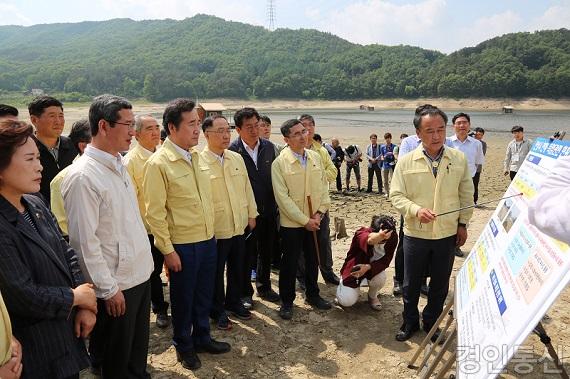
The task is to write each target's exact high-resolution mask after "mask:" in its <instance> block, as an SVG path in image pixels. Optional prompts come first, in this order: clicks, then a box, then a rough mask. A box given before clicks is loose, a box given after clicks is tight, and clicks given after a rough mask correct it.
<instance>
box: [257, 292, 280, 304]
mask: <svg viewBox="0 0 570 379" xmlns="http://www.w3.org/2000/svg"><path fill="white" fill-rule="evenodd" d="M257 294H258V295H259V297H260V298H262V299H263V300H267V301H270V302H272V303H276V302H278V301H279V294H278V293H277V292H275V291H273V290H272V289H268V290H267V291H257Z"/></svg>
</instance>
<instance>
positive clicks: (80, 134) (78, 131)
mask: <svg viewBox="0 0 570 379" xmlns="http://www.w3.org/2000/svg"><path fill="white" fill-rule="evenodd" d="M68 137H69V139H70V140H71V143H73V146H75V149H76V150H77V151H79V143H80V142H86V143H90V142H91V126H90V125H89V120H88V119H86V118H82V119H81V120H78V121H75V122H74V123H73V126H72V127H71V132H69V136H68Z"/></svg>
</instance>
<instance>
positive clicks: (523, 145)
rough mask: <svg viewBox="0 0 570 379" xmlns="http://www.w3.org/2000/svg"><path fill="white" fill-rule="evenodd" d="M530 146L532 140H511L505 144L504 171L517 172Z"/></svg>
mask: <svg viewBox="0 0 570 379" xmlns="http://www.w3.org/2000/svg"><path fill="white" fill-rule="evenodd" d="M531 147H532V140H527V139H525V140H522V141H521V142H517V141H516V140H512V141H511V142H509V144H508V146H507V153H506V154H505V162H504V169H505V171H514V172H517V171H518V170H519V168H521V166H522V164H523V163H524V160H525V158H526V156H527V154H528V153H529V151H530V148H531Z"/></svg>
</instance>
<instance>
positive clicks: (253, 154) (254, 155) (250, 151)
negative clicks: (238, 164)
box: [242, 140, 259, 167]
mask: <svg viewBox="0 0 570 379" xmlns="http://www.w3.org/2000/svg"><path fill="white" fill-rule="evenodd" d="M242 142H243V147H245V151H247V153H248V154H249V156H250V157H251V159H253V163H255V167H257V155H258V154H257V153H259V140H257V143H256V144H255V147H254V148H253V149H252V148H251V147H249V145H248V144H247V143H245V141H243V140H242Z"/></svg>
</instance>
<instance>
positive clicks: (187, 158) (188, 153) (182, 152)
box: [170, 140, 192, 166]
mask: <svg viewBox="0 0 570 379" xmlns="http://www.w3.org/2000/svg"><path fill="white" fill-rule="evenodd" d="M170 142H172V140H170ZM172 146H174V148H175V149H176V151H178V152H179V153H180V155H182V158H184V160H185V161H186V162H188V164H189V165H190V166H192V152H191V151H189V150H184V149H183V148H181V147H180V146H178V145H177V144H175V143H174V142H172Z"/></svg>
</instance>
